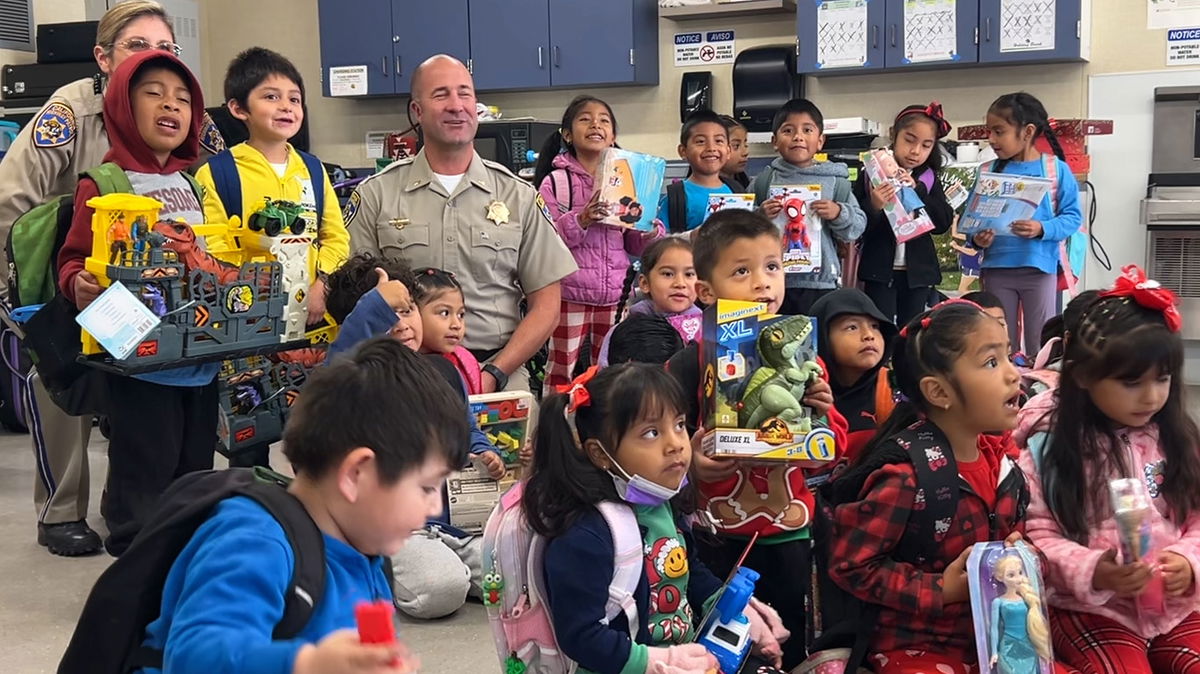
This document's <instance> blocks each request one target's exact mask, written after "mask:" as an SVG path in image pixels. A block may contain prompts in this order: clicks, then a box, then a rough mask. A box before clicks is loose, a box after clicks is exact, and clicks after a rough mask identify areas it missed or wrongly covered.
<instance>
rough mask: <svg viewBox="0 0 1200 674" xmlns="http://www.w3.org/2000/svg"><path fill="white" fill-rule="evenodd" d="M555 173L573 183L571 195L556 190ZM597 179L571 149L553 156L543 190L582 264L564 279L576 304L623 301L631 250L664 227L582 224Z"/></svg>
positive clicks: (567, 296)
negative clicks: (636, 228)
mask: <svg viewBox="0 0 1200 674" xmlns="http://www.w3.org/2000/svg"><path fill="white" fill-rule="evenodd" d="M556 173H557V174H559V177H560V179H559V180H558V181H557V182H558V183H559V184H561V185H569V186H570V192H571V194H570V197H569V198H568V195H566V194H555V182H556V180H555V177H556V176H555V175H554V174H556ZM593 182H594V181H593V178H592V176H591V174H589V173H588V172H587V170H586V169H584V168H583V166H582V165H581V164H580V163H579V160H577V159H576V158H575V156H574V155H572V154H571V153H569V152H563V153H560V154H559V155H558V156H557V157H555V158H554V171H552V172H551V174H550V175H548V176H546V177H545V178H544V179H543V180H542V184H541V186H540V187H539V188H538V192H540V193H541V195H542V198H543V199H545V200H546V205H547V206H548V207H549V208H550V216H551V217H552V218H553V219H554V228H555V229H557V230H558V234H559V236H561V237H562V240H563V242H564V243H566V244H567V248H570V249H571V255H573V256H574V257H575V264H577V265H578V266H579V271H576V272H575V273H573V274H571V275H570V276H568V277H566V278H564V279H563V280H562V298H563V299H564V300H566V301H568V302H575V303H577V304H588V305H591V306H598V307H606V306H614V305H616V304H617V302H618V301H620V299H621V290H622V289H623V288H624V286H625V275H626V273H628V271H629V256H630V255H632V256H634V257H637V256H639V255H641V254H642V250H643V249H645V247H646V244H648V243H650V242H651V241H653V240H654V239H657V238H658V237H659V236H661V235H662V233H661V229H659V230H656V231H655V232H654V234H653V235H646V234H643V233H642V232H639V231H634V230H629V229H621V228H618V227H610V226H607V225H596V226H592V227H588V228H587V229H584V228H582V227H580V226H579V216H580V215H581V214H582V213H583V208H584V207H585V206H587V203H588V200H589V199H591V198H592V191H593ZM568 205H569V206H570V208H569V210H568Z"/></svg>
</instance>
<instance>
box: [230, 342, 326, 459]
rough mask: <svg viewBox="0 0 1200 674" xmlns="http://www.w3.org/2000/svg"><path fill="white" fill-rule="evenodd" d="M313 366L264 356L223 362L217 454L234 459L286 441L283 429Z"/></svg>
mask: <svg viewBox="0 0 1200 674" xmlns="http://www.w3.org/2000/svg"><path fill="white" fill-rule="evenodd" d="M311 371H312V367H310V366H308V365H306V364H304V363H299V362H285V363H272V362H271V361H269V360H267V359H266V358H264V357H262V356H250V357H247V358H235V359H232V360H227V361H224V362H222V363H221V370H220V372H219V373H218V374H217V384H218V388H217V400H218V403H219V406H220V416H219V417H218V419H217V451H218V452H220V453H221V454H222V455H224V456H226V457H233V456H236V455H237V454H239V453H241V452H244V451H245V450H247V449H249V448H251V447H254V446H257V445H259V444H262V443H267V444H270V443H274V442H278V441H279V440H282V439H283V427H284V425H285V424H286V423H287V419H288V416H289V414H290V413H291V410H292V405H294V404H295V402H296V399H297V398H298V397H299V394H300V388H301V387H302V386H303V385H304V382H305V380H307V379H308V375H309V373H310V372H311Z"/></svg>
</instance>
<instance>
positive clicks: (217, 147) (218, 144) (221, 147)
mask: <svg viewBox="0 0 1200 674" xmlns="http://www.w3.org/2000/svg"><path fill="white" fill-rule="evenodd" d="M200 147H202V148H204V151H205V152H208V153H210V154H216V153H218V152H224V151H225V150H226V147H225V138H224V136H222V135H221V130H220V129H218V128H217V124H216V122H214V121H213V120H212V117H209V116H208V113H207V112H206V113H204V121H203V122H202V123H201V125H200Z"/></svg>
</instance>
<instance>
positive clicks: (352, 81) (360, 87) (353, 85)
mask: <svg viewBox="0 0 1200 674" xmlns="http://www.w3.org/2000/svg"><path fill="white" fill-rule="evenodd" d="M329 95H330V96H366V95H367V67H366V66H338V67H336V68H330V69H329Z"/></svg>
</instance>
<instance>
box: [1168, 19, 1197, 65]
mask: <svg viewBox="0 0 1200 674" xmlns="http://www.w3.org/2000/svg"><path fill="white" fill-rule="evenodd" d="M1167 65H1169V66H1194V65H1200V28H1173V29H1171V30H1168V31H1167Z"/></svg>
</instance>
